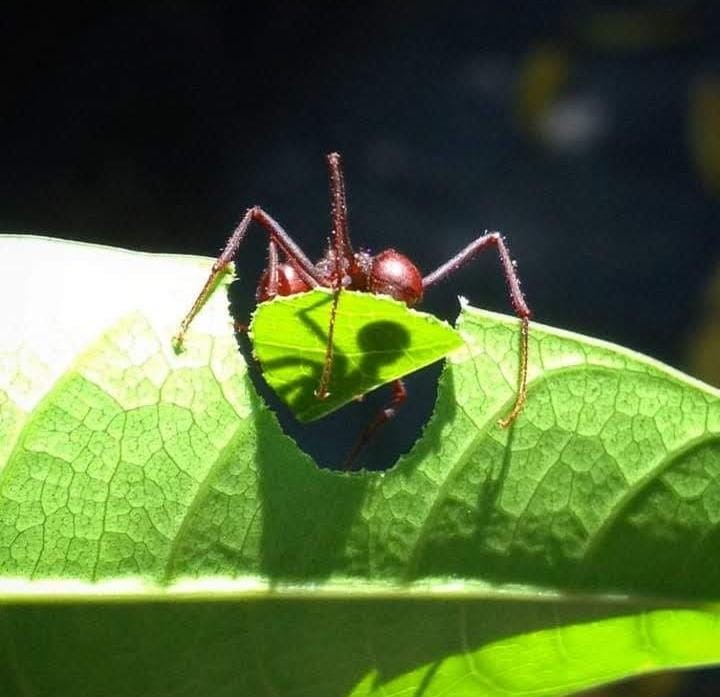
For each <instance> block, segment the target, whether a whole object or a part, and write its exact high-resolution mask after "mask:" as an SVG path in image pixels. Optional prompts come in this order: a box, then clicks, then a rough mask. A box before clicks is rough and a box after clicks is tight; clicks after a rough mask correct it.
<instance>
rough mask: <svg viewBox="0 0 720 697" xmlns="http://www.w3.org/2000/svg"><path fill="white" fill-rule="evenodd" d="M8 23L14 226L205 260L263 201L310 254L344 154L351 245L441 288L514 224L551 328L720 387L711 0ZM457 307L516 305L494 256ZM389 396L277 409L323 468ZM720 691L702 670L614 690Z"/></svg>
mask: <svg viewBox="0 0 720 697" xmlns="http://www.w3.org/2000/svg"><path fill="white" fill-rule="evenodd" d="M14 7H15V6H14V4H13V3H9V4H7V5H4V6H3V16H2V18H0V23H1V25H2V27H3V33H2V35H3V42H2V48H0V50H1V51H2V52H3V53H5V56H4V58H3V60H2V67H1V68H0V70H2V98H1V99H2V102H1V104H2V106H1V108H0V160H1V161H2V163H3V167H2V169H1V170H0V225H1V226H2V229H3V230H4V231H8V232H30V233H36V234H44V235H50V236H56V237H64V238H69V239H75V240H85V241H91V242H97V243H103V244H110V245H117V246H123V247H128V248H131V249H140V250H147V251H152V252H167V253H178V252H179V253H192V254H202V255H208V256H215V255H216V254H217V253H218V251H219V250H220V248H221V247H222V245H223V244H224V242H225V240H226V238H227V236H228V234H229V232H230V231H231V229H232V227H233V226H234V224H235V223H236V222H237V221H238V220H239V218H240V216H241V214H242V212H243V211H244V210H245V208H247V207H248V206H250V205H252V204H256V203H257V204H260V205H262V206H263V207H264V208H266V209H267V210H268V211H269V212H270V213H271V214H272V215H273V216H275V217H276V218H277V219H278V220H279V221H280V222H281V224H283V225H284V226H285V228H286V229H287V230H288V231H289V232H290V233H291V234H292V235H293V236H294V237H295V239H296V240H297V241H298V242H299V243H300V244H301V245H302V246H303V248H304V249H305V250H306V251H307V252H308V254H309V255H310V256H311V257H317V256H319V255H320V254H321V253H322V250H323V247H324V244H325V240H326V238H327V235H328V233H329V207H328V197H327V183H326V172H325V164H324V159H323V156H324V154H325V153H326V152H329V151H331V150H338V151H340V152H341V153H342V154H343V156H344V159H345V166H346V177H347V186H348V195H349V207H350V225H351V233H352V235H353V239H354V242H355V244H356V246H366V247H368V248H369V249H371V250H379V249H383V248H386V247H389V246H392V247H396V248H397V249H399V250H401V251H403V252H405V253H407V254H408V255H410V256H411V257H412V258H414V259H415V261H416V262H417V264H418V265H419V266H420V268H421V269H422V270H424V271H426V272H427V271H429V270H431V269H432V268H434V267H435V266H437V265H438V264H440V263H441V262H443V261H445V260H446V259H447V258H448V257H450V256H451V255H453V254H454V253H455V252H456V251H457V250H458V249H459V248H460V247H462V246H463V245H465V244H466V243H468V242H469V241H470V240H471V239H473V238H474V237H475V236H477V235H478V234H480V233H482V232H483V231H484V230H485V229H497V230H501V231H503V232H504V233H505V234H506V235H507V239H508V242H509V245H510V248H511V251H512V253H513V255H514V257H515V258H516V259H517V262H518V268H519V272H520V276H521V278H522V280H523V283H524V290H525V292H526V295H527V299H528V302H529V304H530V306H531V307H532V308H533V310H534V312H535V317H536V319H537V320H538V321H540V322H543V323H547V324H552V325H557V326H560V327H563V328H566V329H570V330H574V331H578V332H582V333H587V334H590V335H593V336H598V337H601V338H603V339H608V340H611V341H613V342H617V343H620V344H623V345H625V346H628V347H630V348H633V349H636V350H639V351H642V352H644V353H647V354H649V355H651V356H654V357H656V358H658V359H660V360H663V361H665V362H667V363H670V364H671V365H673V366H675V367H677V368H680V369H682V370H686V371H688V372H690V373H692V374H694V375H696V376H698V377H700V378H702V379H704V380H706V381H708V382H711V383H713V384H715V385H718V384H720V366H719V362H718V360H717V355H718V346H720V245H719V244H718V235H719V234H720V40H719V39H720V9H719V8H718V7H717V5H716V4H714V3H710V2H691V1H689V0H685V1H681V0H666V1H664V2H661V1H656V2H639V1H637V2H602V3H601V2H590V1H585V2H582V1H575V2H562V1H557V2H553V3H540V2H532V1H527V2H505V3H492V4H490V3H475V2H460V3H430V2H422V1H417V2H394V3H387V2H365V3H362V4H361V3H335V2H315V3H296V2H275V3H255V4H253V3H246V4H245V5H244V6H242V7H241V6H240V5H239V4H236V3H229V2H218V3H208V4H195V3H190V2H156V3H151V4H147V5H145V6H142V5H139V6H134V5H132V4H127V6H125V5H119V6H117V7H112V6H111V5H110V4H105V3H95V4H87V6H86V7H85V9H84V10H83V11H81V10H79V9H78V8H77V7H76V8H75V9H74V10H73V11H72V12H70V11H68V8H67V7H65V6H62V5H56V6H54V7H53V8H52V9H46V8H44V9H43V10H42V12H40V11H38V12H36V13H32V12H31V11H29V10H28V8H27V6H26V5H23V6H22V7H23V9H22V10H21V9H14ZM17 7H18V8H19V7H20V5H18V6H17ZM264 251H265V239H264V233H262V232H261V230H260V229H258V230H257V231H256V232H255V235H254V238H253V239H251V240H250V241H249V243H248V245H247V248H246V249H244V250H243V258H242V260H241V262H240V263H239V266H238V269H239V274H240V276H241V294H244V297H246V298H247V302H248V307H250V306H251V303H252V299H253V294H254V286H255V282H256V279H257V277H258V276H259V274H260V273H261V271H262V269H263V267H264V263H265V262H264ZM31 263H32V260H31V259H28V264H31ZM129 282H132V280H131V279H122V278H108V279H107V283H108V285H110V284H114V285H117V284H120V285H122V284H123V283H129ZM158 282H159V283H161V282H162V279H158ZM196 290H197V289H194V288H188V302H190V301H191V299H192V298H193V297H194V294H195V292H196ZM94 292H102V289H95V290H94ZM458 294H463V295H465V296H467V297H468V298H470V300H471V301H472V302H473V303H474V304H476V305H480V306H482V307H487V308H490V309H493V310H498V311H503V312H510V306H509V302H508V299H507V295H506V291H505V286H504V283H503V278H502V275H501V273H500V270H499V266H498V264H497V260H496V258H495V256H494V254H492V253H488V254H487V255H485V256H483V257H481V258H479V259H478V261H477V262H476V263H475V264H473V265H471V266H470V267H467V268H466V269H465V270H464V271H462V272H461V273H458V274H457V275H456V276H455V277H454V278H452V279H450V280H448V281H447V282H446V283H445V284H443V285H442V286H441V287H438V288H437V289H434V290H433V291H432V293H430V294H429V295H428V297H427V301H426V303H425V308H424V309H427V310H429V311H431V312H433V313H436V314H438V315H442V316H444V317H446V318H449V319H453V318H454V317H455V315H456V314H457V311H458V306H457V301H456V296H457V295H458ZM438 371H439V368H435V369H430V370H428V371H425V373H424V374H423V375H420V376H417V377H413V378H412V379H411V380H410V381H409V390H410V399H409V401H408V403H407V406H406V407H405V408H404V409H403V411H402V412H401V414H400V415H399V416H398V418H397V420H396V423H394V424H392V425H391V426H388V427H387V428H386V429H385V431H384V433H383V434H382V435H381V437H379V438H378V439H377V442H376V443H375V444H374V446H373V447H372V448H371V449H370V450H369V451H368V453H367V455H366V458H365V461H364V463H363V464H365V465H366V466H369V467H370V466H372V467H381V466H388V465H390V464H391V463H392V462H393V461H394V460H395V458H396V457H397V455H398V454H399V453H401V452H404V451H406V450H407V449H408V448H409V447H410V445H411V444H412V442H413V441H414V440H415V439H416V438H417V436H418V434H419V433H420V430H421V428H422V424H423V423H425V421H426V420H427V418H428V416H429V414H430V412H431V410H432V405H433V400H434V394H435V382H436V379H437V375H438ZM260 382H261V381H260V380H258V383H260ZM265 394H266V396H267V398H268V399H270V400H272V396H271V395H267V392H265ZM386 399H387V392H384V391H380V393H378V394H376V395H373V396H372V397H369V398H368V399H367V400H365V402H364V403H362V404H358V405H352V406H350V407H348V408H346V409H344V410H343V411H342V413H341V414H340V415H336V416H335V417H334V418H333V417H330V418H328V419H326V420H324V421H323V422H321V423H319V424H316V425H313V426H309V427H308V426H305V427H299V426H298V425H297V424H296V423H295V422H294V420H293V419H292V417H291V416H290V415H289V414H288V413H287V412H286V411H285V410H284V409H283V408H282V407H281V406H279V405H277V403H276V402H273V406H274V408H276V409H277V410H278V414H279V416H280V418H281V420H282V422H283V425H284V426H285V428H286V429H287V430H288V431H289V432H290V433H292V435H293V437H295V438H296V439H297V440H298V441H299V443H300V445H301V446H302V447H303V448H304V449H305V450H307V451H308V452H311V453H312V454H313V455H314V456H315V457H316V458H318V459H319V460H320V462H321V463H323V464H325V465H332V464H333V463H334V462H338V461H340V460H342V458H343V456H344V454H345V453H346V452H347V449H348V448H349V447H350V445H351V443H352V441H354V439H355V434H356V433H357V432H359V430H360V429H361V428H362V427H363V425H364V424H365V423H366V422H367V421H368V420H369V419H370V418H371V417H372V416H373V415H374V414H375V412H376V411H377V409H378V408H379V407H380V406H381V405H382V404H383V403H384V401H386ZM339 425H341V426H342V427H340V428H339V427H338V426H339ZM719 684H720V682H719V681H718V680H717V678H716V676H714V675H713V674H712V673H709V672H706V673H703V672H700V673H697V674H693V675H691V676H688V677H685V678H682V679H678V678H675V677H672V678H662V679H657V678H656V679H654V681H645V682H643V683H633V684H631V685H628V686H624V687H622V688H621V690H620V692H621V693H622V694H637V695H650V694H652V695H670V694H673V695H681V694H682V695H685V694H687V695H690V694H692V695H711V694H712V695H715V694H717V690H718V685H719ZM623 691H624V692H623ZM617 693H618V692H616V694H617Z"/></svg>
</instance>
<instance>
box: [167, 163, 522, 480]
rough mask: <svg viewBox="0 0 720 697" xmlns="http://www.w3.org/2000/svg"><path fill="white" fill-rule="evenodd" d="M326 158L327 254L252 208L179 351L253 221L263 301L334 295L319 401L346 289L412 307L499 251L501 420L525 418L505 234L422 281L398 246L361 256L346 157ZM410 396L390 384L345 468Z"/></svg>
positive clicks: (485, 238) (198, 303) (518, 309)
mask: <svg viewBox="0 0 720 697" xmlns="http://www.w3.org/2000/svg"><path fill="white" fill-rule="evenodd" d="M326 159H327V166H328V172H329V178H330V207H331V217H332V231H331V236H330V241H329V244H328V248H327V251H326V252H325V256H323V257H322V258H321V259H320V260H319V261H318V262H317V263H313V262H312V261H310V259H309V258H308V256H307V255H306V254H305V252H303V251H302V249H301V248H300V246H299V245H298V244H297V243H296V242H295V241H294V240H293V239H292V237H291V236H290V235H289V234H288V233H287V232H286V231H285V230H284V229H283V228H282V227H281V226H280V224H279V223H278V222H277V221H276V220H275V219H274V218H272V217H271V216H270V215H269V214H268V213H267V212H265V211H264V210H263V209H262V208H260V206H253V207H252V208H249V209H248V210H247V211H246V212H245V215H244V216H243V218H242V220H241V221H240V223H239V225H238V226H237V227H236V228H235V230H234V231H233V233H232V235H230V238H229V239H228V241H227V244H226V245H225V248H224V249H223V251H222V253H221V254H220V256H219V257H218V258H217V260H216V261H215V263H214V264H213V267H212V271H211V272H210V275H209V276H208V279H207V280H206V282H205V285H204V286H203V287H202V289H201V291H200V293H199V294H198V296H197V298H196V300H195V302H194V303H193V305H192V307H191V309H190V311H189V312H188V313H187V314H186V315H185V317H184V319H183V320H182V322H181V324H180V328H179V330H178V333H177V334H176V336H175V345H176V347H178V348H179V347H180V346H182V343H183V340H184V337H185V333H186V331H187V329H188V327H189V325H190V323H191V322H192V320H193V318H194V317H195V315H196V314H197V313H198V312H199V311H200V308H201V307H202V305H203V304H204V302H205V300H206V299H207V297H208V296H209V294H210V293H211V292H212V289H213V288H214V287H215V284H216V281H217V279H218V277H219V276H220V275H221V274H222V273H223V272H224V270H225V269H226V267H227V265H228V264H229V263H230V262H231V261H233V260H234V259H235V257H236V255H237V253H238V250H239V249H240V246H241V245H242V243H243V241H244V240H245V236H246V234H247V231H248V228H249V226H250V223H251V222H253V221H255V222H257V223H259V224H260V226H261V227H262V228H263V229H264V230H265V232H266V233H267V236H268V265H267V268H266V269H265V270H264V271H263V273H262V275H261V276H260V280H259V282H258V286H257V290H256V300H257V302H258V303H261V302H264V301H266V300H270V299H272V298H274V297H276V296H278V295H281V296H284V295H293V294H295V293H304V292H307V291H309V290H311V289H314V288H328V289H331V290H332V291H333V298H332V306H331V311H330V321H329V326H328V332H327V337H328V338H327V345H326V350H325V360H324V363H323V369H322V374H321V377H320V379H319V383H318V386H317V389H316V390H315V396H316V397H317V398H318V399H324V398H326V397H327V396H328V385H329V383H330V377H331V374H332V369H333V334H334V331H335V322H336V316H337V306H338V300H339V298H340V293H341V292H342V291H343V290H345V289H349V290H359V291H364V292H367V293H375V294H385V295H389V296H391V297H393V298H395V299H396V300H400V301H402V302H404V303H406V304H407V305H408V306H409V307H413V306H415V305H417V304H418V303H419V302H420V301H421V300H422V298H423V295H424V293H425V291H426V290H427V289H428V288H431V287H432V286H434V285H435V284H437V283H439V282H440V281H443V280H444V279H446V278H447V277H448V276H450V275H452V274H453V273H454V272H455V271H457V270H458V269H459V268H460V267H461V266H464V265H465V264H467V263H468V262H470V261H471V260H472V259H474V258H475V257H476V256H477V255H478V254H479V253H480V252H482V251H484V250H486V249H488V248H491V247H494V248H495V249H496V250H497V252H498V256H499V258H500V265H501V267H502V271H503V275H504V276H505V281H506V283H507V287H508V291H509V295H510V302H511V304H512V306H513V309H514V310H515V313H516V314H517V316H518V317H519V318H520V334H519V342H520V343H519V370H518V386H517V392H516V397H515V402H514V404H513V406H512V408H511V409H510V411H509V412H508V414H507V415H506V416H505V417H503V418H502V419H501V420H500V421H499V422H498V423H499V424H500V425H501V426H502V427H504V428H507V427H508V426H510V425H511V424H512V423H513V422H514V421H515V420H516V419H517V417H518V416H519V414H520V413H521V411H522V409H523V406H524V404H525V399H526V396H527V372H528V334H529V324H530V317H531V312H530V308H529V307H528V305H527V303H526V302H525V297H524V295H523V293H522V290H521V288H520V279H519V278H518V274H517V269H516V266H515V262H514V261H513V260H512V258H511V257H510V252H509V250H508V247H507V244H506V243H505V240H504V238H503V236H502V235H501V234H500V233H498V232H487V231H486V232H485V233H484V234H482V235H480V236H479V237H477V238H476V239H474V240H473V241H472V242H470V244H468V245H467V246H466V247H465V248H464V249H461V250H460V251H459V252H458V253H457V254H456V255H455V256H453V257H452V258H450V259H448V260H447V261H446V262H445V263H443V264H441V265H440V266H438V267H437V268H436V269H435V270H434V271H432V272H431V273H429V274H427V275H424V276H423V274H422V273H421V272H420V270H419V269H418V268H417V266H416V265H415V264H414V263H413V262H412V261H411V260H410V259H409V258H408V257H407V256H405V255H404V254H401V253H400V252H398V251H396V250H394V249H386V250H384V251H381V252H379V253H378V254H374V255H373V254H370V253H369V252H367V251H363V250H358V251H356V250H355V249H354V248H353V246H352V243H351V242H350V236H349V232H348V222H347V204H346V198H345V180H344V176H343V170H342V163H341V158H340V155H339V154H338V153H330V154H329V155H327V158H326ZM406 398H407V391H406V389H405V385H404V383H403V381H402V380H395V381H394V382H393V383H392V397H391V399H390V401H389V402H388V404H387V405H386V406H385V407H384V408H383V409H382V410H381V411H380V412H379V413H378V414H377V416H375V418H374V419H373V420H372V421H371V422H370V423H369V424H368V426H367V427H366V428H365V429H364V431H363V432H362V433H361V434H360V437H359V438H358V440H357V443H356V444H355V447H354V448H353V449H352V451H351V452H350V454H349V455H348V457H347V459H346V460H345V468H346V469H352V466H353V464H354V462H355V460H356V458H357V455H358V454H359V453H360V451H361V450H362V449H363V447H364V446H365V445H366V444H367V443H368V442H369V441H370V439H371V438H372V437H373V435H374V434H375V432H376V431H377V430H378V429H379V428H380V427H381V426H382V425H383V424H384V423H386V422H387V421H389V420H390V419H392V418H393V417H394V416H395V415H396V413H397V410H398V409H399V407H400V406H401V405H402V404H403V402H404V401H405V400H406Z"/></svg>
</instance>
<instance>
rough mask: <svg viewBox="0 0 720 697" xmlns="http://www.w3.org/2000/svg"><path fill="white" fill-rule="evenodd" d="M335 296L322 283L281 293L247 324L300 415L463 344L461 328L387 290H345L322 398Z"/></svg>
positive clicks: (258, 353)
mask: <svg viewBox="0 0 720 697" xmlns="http://www.w3.org/2000/svg"><path fill="white" fill-rule="evenodd" d="M332 297H333V296H332V293H331V292H328V291H325V290H315V291H311V292H308V293H300V294H297V295H290V296H286V297H277V298H275V299H274V300H271V301H269V302H265V303H261V304H260V305H258V307H257V309H256V310H255V313H254V314H253V318H252V322H251V324H250V338H251V340H252V343H253V351H254V353H255V357H256V358H257V359H258V361H259V363H260V366H261V368H262V371H263V375H264V377H265V380H266V381H267V382H268V384H269V385H270V386H271V387H272V388H273V390H275V392H276V393H277V394H278V396H279V397H280V398H281V399H282V400H283V401H284V402H285V403H286V404H287V405H288V406H289V407H290V409H291V410H292V412H293V414H294V415H295V417H296V418H297V419H298V420H299V421H304V422H307V421H314V420H316V419H320V418H322V417H323V416H326V415H327V414H330V413H332V412H333V411H335V410H337V409H339V408H340V407H342V406H343V405H345V404H347V403H348V402H351V401H352V400H354V399H358V398H359V397H362V395H364V394H367V393H368V392H371V391H372V390H374V389H376V388H377V387H380V386H382V385H385V384H386V383H389V382H391V381H392V380H396V379H398V378H402V377H404V376H405V375H407V374H409V373H412V372H414V371H416V370H420V369H421V368H424V367H426V366H428V365H430V364H431V363H434V362H435V361H438V360H440V359H442V358H444V357H445V356H447V355H448V354H449V353H450V352H451V351H454V350H455V349H457V348H459V347H460V346H462V345H463V340H462V338H461V337H460V335H459V334H458V332H456V331H455V330H454V329H453V328H452V327H451V326H450V325H449V324H448V323H447V322H444V321H442V320H439V319H437V318H436V317H434V316H433V315H430V314H427V313H423V312H417V311H415V310H410V309H408V307H407V305H405V304H404V303H402V302H399V301H397V300H393V299H392V298H388V297H385V296H377V295H372V294H370V293H363V292H356V291H344V292H343V293H342V294H341V296H340V300H339V305H338V309H337V319H336V324H335V335H334V338H333V361H334V363H333V372H332V378H331V381H330V385H329V395H328V396H327V397H326V398H325V399H319V398H318V397H317V396H316V393H315V391H316V389H317V385H318V380H319V377H320V375H321V373H322V370H323V364H324V360H325V350H326V344H327V327H328V324H329V317H330V310H331V306H332Z"/></svg>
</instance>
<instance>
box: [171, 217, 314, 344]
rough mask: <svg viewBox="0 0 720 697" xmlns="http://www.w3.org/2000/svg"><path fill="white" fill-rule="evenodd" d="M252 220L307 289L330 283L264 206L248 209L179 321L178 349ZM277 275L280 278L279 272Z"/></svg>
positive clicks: (176, 342)
mask: <svg viewBox="0 0 720 697" xmlns="http://www.w3.org/2000/svg"><path fill="white" fill-rule="evenodd" d="M253 220H254V221H256V222H258V223H259V224H260V225H261V226H262V227H263V228H264V230H265V232H266V233H267V234H268V236H269V237H270V242H271V243H274V244H275V245H277V248H279V249H280V250H282V252H283V254H285V256H286V257H287V258H288V260H290V262H291V263H292V266H293V268H294V269H295V271H296V272H297V274H298V275H299V277H300V278H301V279H302V281H303V282H304V283H305V284H306V285H307V287H308V288H318V287H320V286H327V282H326V281H325V280H324V279H323V278H322V277H321V275H320V274H319V273H318V271H317V269H316V267H315V265H314V264H313V263H312V262H311V261H310V259H308V257H307V256H306V255H305V253H304V252H303V251H302V249H300V247H299V246H298V245H297V244H296V243H295V241H294V240H293V239H292V238H291V237H290V235H288V233H287V232H285V230H283V228H282V227H281V226H280V224H279V223H278V222H277V221H276V220H275V219H274V218H272V216H270V215H269V214H268V213H266V212H265V211H264V210H263V209H262V208H260V207H259V206H253V207H252V208H249V209H248V210H247V211H246V213H245V215H244V216H243V218H242V220H241V221H240V223H239V224H238V226H237V227H236V228H235V230H234V231H233V233H232V234H231V235H230V238H229V239H228V241H227V244H226V245H225V248H224V249H223V251H222V252H221V253H220V256H219V257H218V258H217V259H216V261H215V263H214V264H213V266H212V270H211V271H210V275H209V276H208V278H207V280H206V281H205V284H204V285H203V287H202V289H201V290H200V293H199V294H198V296H197V298H196V299H195V302H194V303H193V304H192V307H191V308H190V311H189V312H188V313H187V314H186V315H185V317H183V320H182V322H181V323H180V329H179V330H178V332H177V334H176V335H175V336H174V337H173V342H174V344H175V346H176V348H178V349H179V348H181V347H182V344H183V341H184V339H185V333H186V332H187V329H188V327H189V326H190V323H191V322H192V321H193V319H194V318H195V315H197V313H198V312H199V311H200V308H201V307H202V306H203V305H204V304H205V301H206V300H207V299H208V297H209V296H210V294H211V293H212V291H213V289H214V288H215V285H216V283H217V281H218V279H219V278H220V276H221V275H222V273H223V272H224V271H225V269H226V268H227V266H228V264H229V263H230V262H231V261H232V260H233V259H234V257H235V255H236V254H237V252H238V249H239V248H240V245H241V244H242V243H243V241H244V240H245V235H246V234H247V231H248V227H249V226H250V223H251V222H252V221H253ZM276 269H277V264H276ZM275 275H276V278H277V273H276V274H275Z"/></svg>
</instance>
